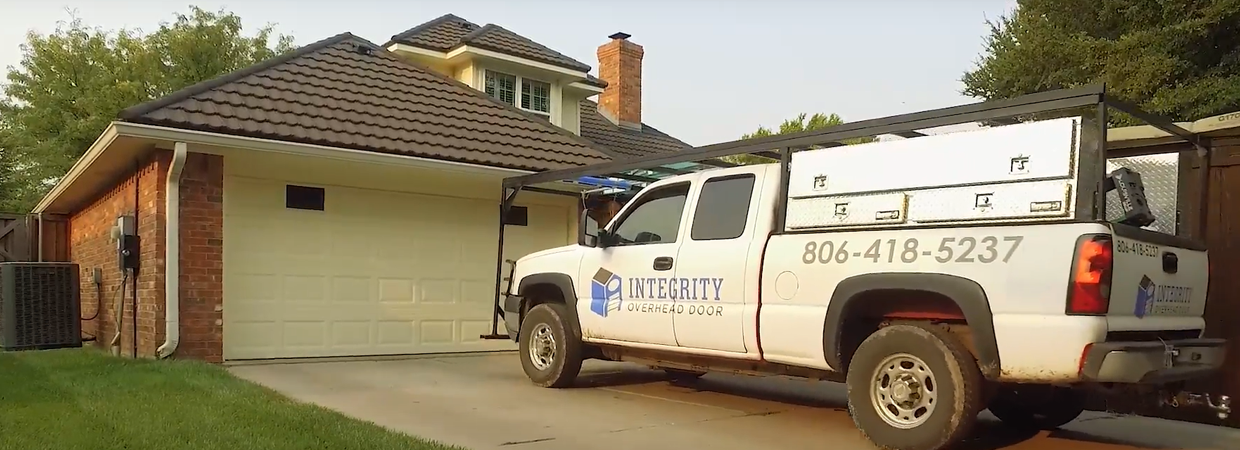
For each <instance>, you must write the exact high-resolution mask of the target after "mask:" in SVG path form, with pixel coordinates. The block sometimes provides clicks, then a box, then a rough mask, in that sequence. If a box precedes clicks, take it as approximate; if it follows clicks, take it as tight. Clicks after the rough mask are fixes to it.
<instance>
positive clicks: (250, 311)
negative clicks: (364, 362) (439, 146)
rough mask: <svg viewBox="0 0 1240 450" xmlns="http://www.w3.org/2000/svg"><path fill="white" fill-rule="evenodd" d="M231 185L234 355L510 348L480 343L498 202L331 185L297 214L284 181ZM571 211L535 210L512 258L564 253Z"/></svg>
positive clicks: (229, 279) (228, 287) (228, 274)
mask: <svg viewBox="0 0 1240 450" xmlns="http://www.w3.org/2000/svg"><path fill="white" fill-rule="evenodd" d="M226 183H227V184H226V191H225V192H226V195H227V199H226V202H225V223H224V225H225V239H224V241H225V246H226V247H225V252H224V253H225V277H224V283H225V310H224V317H225V337H224V345H225V358H226V359H254V358H289V357H316V356H346V355H381V354H409V353H439V352H462V351H484V350H503V349H512V348H513V347H514V345H513V344H512V343H511V342H508V341H483V340H481V339H479V338H478V336H479V335H481V334H486V333H489V332H490V323H491V322H490V321H491V314H492V308H493V302H494V301H495V290H494V287H495V285H494V283H495V281H494V270H495V266H494V264H495V261H494V255H495V249H496V244H497V243H496V238H497V235H496V229H495V226H496V223H495V221H496V219H497V218H496V217H495V206H494V204H493V202H489V201H482V200H466V199H459V198H450V197H435V196H427V195H412V194H401V193H393V192H379V191H366V190H361V189H350V188H335V187H328V188H326V189H327V190H326V194H327V195H326V198H327V200H328V201H327V202H326V205H327V207H326V208H325V211H301V210H289V209H286V208H284V202H283V193H284V192H283V191H284V184H283V183H282V182H278V181H264V180H253V179H240V178H234V177H229V179H228V180H227V181H226ZM237 199H241V200H240V201H235V200H237ZM567 214H568V212H567V208H555V207H546V206H530V208H529V226H528V227H516V226H514V227H509V228H508V232H509V233H510V234H509V236H508V239H507V240H508V241H509V243H508V244H507V245H506V247H507V250H508V251H507V252H505V253H506V255H505V256H506V257H508V258H514V257H518V256H522V255H525V254H527V253H529V252H532V251H537V250H541V249H544V248H548V247H554V246H559V245H564V244H565V241H566V237H567V232H568V225H567V218H568V216H567Z"/></svg>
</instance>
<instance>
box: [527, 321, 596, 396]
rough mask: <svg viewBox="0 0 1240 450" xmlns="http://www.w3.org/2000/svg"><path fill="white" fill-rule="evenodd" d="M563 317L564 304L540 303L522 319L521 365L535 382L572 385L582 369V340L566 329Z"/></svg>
mask: <svg viewBox="0 0 1240 450" xmlns="http://www.w3.org/2000/svg"><path fill="white" fill-rule="evenodd" d="M566 317H568V315H567V314H566V313H565V306H564V305H562V304H559V303H543V304H541V305H538V306H535V307H533V308H531V309H530V311H529V312H527V313H526V314H525V320H522V321H521V334H520V335H519V337H518V338H517V340H518V341H519V342H520V345H519V349H520V351H519V352H518V353H520V355H521V368H522V369H524V370H525V375H526V376H528V377H529V378H530V381H533V382H534V384H536V385H538V386H542V387H553V388H561V387H568V386H571V385H572V384H573V381H576V379H577V374H578V373H579V372H580V371H581V341H580V340H577V339H574V338H573V335H572V334H571V333H569V332H568V329H569V328H568V324H567V323H566V322H565V320H566V319H565V318H566Z"/></svg>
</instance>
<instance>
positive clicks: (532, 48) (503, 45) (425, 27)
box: [384, 14, 606, 86]
mask: <svg viewBox="0 0 1240 450" xmlns="http://www.w3.org/2000/svg"><path fill="white" fill-rule="evenodd" d="M394 43H400V44H405V45H411V46H414V47H421V48H425V49H429V50H436V51H441V52H447V51H451V50H453V49H455V48H457V47H460V46H464V45H470V46H474V47H478V48H482V49H486V50H491V51H493V52H499V53H504V54H507V55H512V56H518V57H521V58H526V59H530V60H533V61H539V62H544V63H547V64H551V65H555V66H559V67H564V68H567V69H572V70H579V71H582V72H589V71H590V66H589V65H588V64H585V63H583V62H581V61H577V60H576V59H573V58H571V57H569V56H567V55H564V54H563V53H560V52H557V51H555V50H552V49H550V48H547V47H546V46H544V45H542V44H539V43H537V42H534V41H532V40H530V39H528V38H526V37H524V36H521V35H519V34H517V33H514V32H512V31H509V30H508V29H505V28H504V27H501V26H499V25H495V24H486V25H478V24H475V23H473V22H470V21H468V20H465V19H463V18H461V17H458V16H456V15H454V14H445V15H443V16H440V17H438V18H435V19H434V20H431V21H429V22H426V23H424V24H421V25H418V26H416V27H413V28H410V29H408V30H406V31H404V32H402V33H400V34H397V35H395V36H392V40H391V41H389V42H388V43H387V44H385V45H384V46H385V47H387V46H390V45H392V44H394ZM599 81H601V80H599ZM605 85H606V84H605V83H604V84H602V85H601V86H605Z"/></svg>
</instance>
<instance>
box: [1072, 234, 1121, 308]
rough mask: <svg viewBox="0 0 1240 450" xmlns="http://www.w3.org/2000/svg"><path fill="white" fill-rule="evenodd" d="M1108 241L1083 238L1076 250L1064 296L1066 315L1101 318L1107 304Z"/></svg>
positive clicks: (1090, 237) (1097, 237) (1108, 300)
mask: <svg viewBox="0 0 1240 450" xmlns="http://www.w3.org/2000/svg"><path fill="white" fill-rule="evenodd" d="M1111 256H1112V255H1111V239H1110V237H1107V236H1083V237H1082V238H1081V239H1080V241H1079V243H1078V244H1077V248H1076V264H1075V265H1073V267H1072V289H1071V290H1070V291H1069V292H1070V293H1069V294H1068V308H1067V312H1068V314H1079V315H1102V314H1106V313H1107V309H1108V308H1109V307H1110V304H1111V265H1112V257H1111Z"/></svg>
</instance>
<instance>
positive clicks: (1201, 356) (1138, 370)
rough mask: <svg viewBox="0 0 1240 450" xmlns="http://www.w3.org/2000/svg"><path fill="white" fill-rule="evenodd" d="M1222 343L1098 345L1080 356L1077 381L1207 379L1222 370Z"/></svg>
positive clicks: (1210, 340)
mask: <svg viewBox="0 0 1240 450" xmlns="http://www.w3.org/2000/svg"><path fill="white" fill-rule="evenodd" d="M1226 347H1227V341H1226V340H1225V339H1184V340H1177V341H1165V342H1098V343H1094V344H1091V345H1090V346H1089V347H1088V350H1086V351H1085V354H1084V355H1083V357H1084V360H1083V361H1082V362H1081V377H1082V378H1083V379H1085V380H1088V381H1096V382H1103V383H1142V384H1161V383H1170V382H1175V381H1184V380H1189V379H1194V378H1201V377H1205V376H1209V375H1211V374H1213V373H1214V372H1216V371H1218V370H1219V369H1220V368H1221V367H1222V366H1223V361H1224V359H1225V354H1226V351H1227V348H1226Z"/></svg>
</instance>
